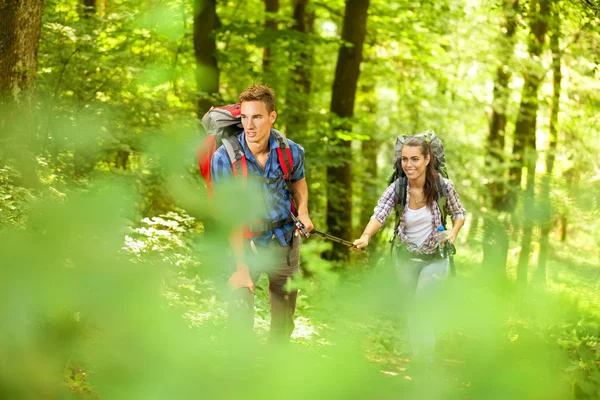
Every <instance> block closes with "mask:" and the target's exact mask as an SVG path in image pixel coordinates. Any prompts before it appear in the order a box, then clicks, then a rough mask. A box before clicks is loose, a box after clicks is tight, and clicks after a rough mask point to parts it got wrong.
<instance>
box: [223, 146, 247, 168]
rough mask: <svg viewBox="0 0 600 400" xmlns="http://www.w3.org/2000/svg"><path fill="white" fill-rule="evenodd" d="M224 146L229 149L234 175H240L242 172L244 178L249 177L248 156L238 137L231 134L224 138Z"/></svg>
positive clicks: (228, 153)
mask: <svg viewBox="0 0 600 400" xmlns="http://www.w3.org/2000/svg"><path fill="white" fill-rule="evenodd" d="M223 147H225V150H226V151H227V155H228V156H229V161H231V168H232V169H233V176H236V177H237V176H239V174H240V172H241V173H242V178H247V177H248V163H247V162H246V156H245V155H244V149H243V148H242V145H241V144H240V142H239V140H237V137H235V136H230V137H224V138H223Z"/></svg>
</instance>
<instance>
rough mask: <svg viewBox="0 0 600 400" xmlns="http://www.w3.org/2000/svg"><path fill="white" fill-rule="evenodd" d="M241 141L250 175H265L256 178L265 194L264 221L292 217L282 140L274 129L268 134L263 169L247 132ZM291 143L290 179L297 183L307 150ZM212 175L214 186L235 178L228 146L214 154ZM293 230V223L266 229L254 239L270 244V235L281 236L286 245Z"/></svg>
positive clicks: (239, 138) (242, 135)
mask: <svg viewBox="0 0 600 400" xmlns="http://www.w3.org/2000/svg"><path fill="white" fill-rule="evenodd" d="M237 139H238V141H239V142H240V144H241V145H242V149H243V150H244V154H245V156H246V161H247V164H248V177H249V178H250V177H251V175H256V176H258V177H263V178H266V179H265V180H257V181H256V184H257V188H258V190H260V191H261V195H262V197H263V198H264V199H265V210H264V215H265V218H264V222H266V223H276V222H279V221H283V220H286V219H288V218H289V216H290V213H291V212H292V210H291V204H290V198H291V194H290V192H289V190H288V188H287V182H286V181H285V178H284V175H283V170H282V169H281V166H280V165H279V159H278V158H277V148H279V143H278V142H277V139H276V138H275V136H274V134H273V133H272V132H271V136H270V137H269V149H270V150H269V157H268V159H267V163H266V164H265V168H264V170H263V169H262V168H261V167H260V166H259V165H258V162H257V161H256V158H255V157H254V154H252V152H251V151H250V149H249V148H248V145H247V144H246V134H245V132H242V133H241V134H239V135H238V136H237ZM288 142H289V144H290V150H291V152H292V160H293V162H294V167H293V169H292V174H291V178H290V181H291V182H296V181H298V180H300V179H302V178H304V149H303V148H302V146H300V145H299V144H297V143H295V142H293V141H291V140H289V139H288ZM210 174H211V176H212V180H213V182H214V183H215V185H219V184H220V183H222V182H224V181H225V180H227V179H231V178H232V177H233V168H232V166H231V161H230V160H229V156H228V155H227V150H225V147H223V146H221V147H219V148H218V149H217V151H216V152H215V153H214V154H213V156H212V161H211V166H210ZM293 230H294V223H293V222H290V223H287V224H285V225H284V226H282V227H279V228H275V229H272V230H270V231H265V232H263V233H261V234H260V235H259V236H256V237H255V238H254V239H253V240H254V242H255V243H256V244H257V245H263V246H265V245H267V244H268V243H269V242H270V240H271V238H272V237H273V236H275V237H276V238H277V239H279V242H280V243H281V245H282V246H287V245H288V243H289V242H290V241H291V239H292V235H293Z"/></svg>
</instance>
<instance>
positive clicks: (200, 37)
mask: <svg viewBox="0 0 600 400" xmlns="http://www.w3.org/2000/svg"><path fill="white" fill-rule="evenodd" d="M220 27H221V21H220V20H219V16H218V15H217V2H216V0H195V1H194V51H195V55H196V85H197V87H198V93H199V99H198V113H199V115H203V114H204V113H205V112H206V111H207V110H208V109H209V108H210V106H211V105H212V104H213V103H214V99H215V97H219V67H218V64H217V42H216V38H215V31H216V30H217V29H219V28H220Z"/></svg>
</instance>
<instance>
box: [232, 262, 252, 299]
mask: <svg viewBox="0 0 600 400" xmlns="http://www.w3.org/2000/svg"><path fill="white" fill-rule="evenodd" d="M227 284H228V285H229V287H230V288H232V289H240V288H243V287H247V288H248V289H250V293H254V283H252V278H250V271H249V270H248V266H247V265H245V264H240V265H238V267H237V270H236V271H235V272H234V273H233V274H232V275H231V276H230V277H229V280H228V281H227Z"/></svg>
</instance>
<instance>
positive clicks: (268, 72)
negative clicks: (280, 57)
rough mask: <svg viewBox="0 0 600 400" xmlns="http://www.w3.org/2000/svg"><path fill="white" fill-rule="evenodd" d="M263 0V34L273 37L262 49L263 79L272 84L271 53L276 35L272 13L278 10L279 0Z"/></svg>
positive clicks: (275, 23)
mask: <svg viewBox="0 0 600 400" xmlns="http://www.w3.org/2000/svg"><path fill="white" fill-rule="evenodd" d="M264 2H265V12H266V17H265V34H266V35H267V36H268V37H270V38H273V39H270V38H269V39H268V40H267V42H266V44H265V48H264V50H263V80H264V82H265V83H267V84H269V85H273V82H274V76H273V68H272V64H273V62H272V61H273V53H274V51H275V42H276V40H275V38H276V37H277V30H278V28H277V18H276V17H275V15H274V14H276V13H277V12H279V0H264Z"/></svg>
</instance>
